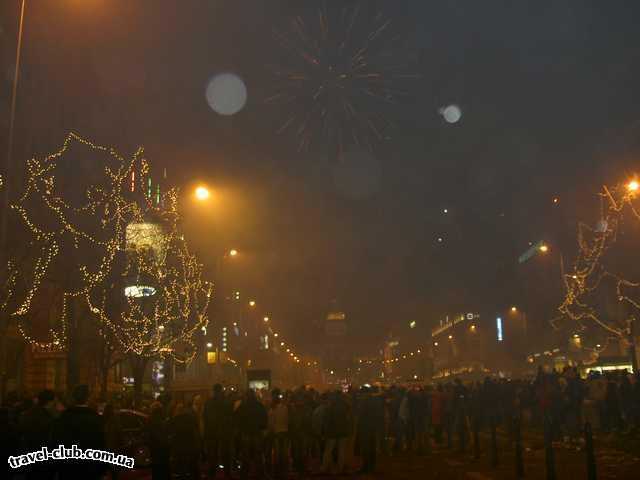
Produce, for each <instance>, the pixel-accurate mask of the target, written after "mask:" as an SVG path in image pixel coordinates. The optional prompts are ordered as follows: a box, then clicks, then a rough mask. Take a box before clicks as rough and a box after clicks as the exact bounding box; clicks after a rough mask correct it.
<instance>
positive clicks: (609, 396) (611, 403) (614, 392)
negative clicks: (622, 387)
mask: <svg viewBox="0 0 640 480" xmlns="http://www.w3.org/2000/svg"><path fill="white" fill-rule="evenodd" d="M604 403H605V406H604V408H605V418H606V430H607V431H610V430H614V431H619V430H620V429H621V428H622V414H621V412H620V397H619V391H618V384H617V383H616V381H615V379H614V377H613V375H609V377H608V379H607V391H606V394H605V400H604Z"/></svg>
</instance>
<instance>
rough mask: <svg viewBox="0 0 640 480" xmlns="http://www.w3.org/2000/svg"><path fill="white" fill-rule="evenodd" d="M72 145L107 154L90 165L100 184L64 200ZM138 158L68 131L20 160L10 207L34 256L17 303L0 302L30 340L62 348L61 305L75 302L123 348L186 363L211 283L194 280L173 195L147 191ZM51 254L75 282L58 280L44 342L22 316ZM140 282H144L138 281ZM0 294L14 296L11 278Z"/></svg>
mask: <svg viewBox="0 0 640 480" xmlns="http://www.w3.org/2000/svg"><path fill="white" fill-rule="evenodd" d="M74 145H80V146H82V147H86V148H87V149H88V150H89V153H92V154H106V160H102V161H101V162H99V161H95V162H94V164H92V165H91V169H92V170H93V171H99V172H100V173H101V174H102V176H101V177H100V181H99V183H95V184H91V185H88V186H87V187H86V189H85V192H84V195H82V196H81V200H80V201H78V199H77V198H75V200H76V203H78V204H73V205H72V204H71V202H70V201H68V199H65V198H64V197H65V194H66V193H67V192H66V191H65V190H64V178H63V182H62V184H63V185H62V188H60V187H59V184H58V182H57V178H59V177H61V176H63V175H62V174H61V173H59V170H60V162H61V161H62V160H64V158H65V156H66V154H67V153H68V151H69V149H70V148H71V147H72V146H74ZM142 155H143V149H141V148H139V149H138V150H137V151H136V152H135V153H134V154H133V155H132V156H131V158H128V159H125V158H124V157H123V156H122V155H120V154H119V153H117V151H116V150H115V149H114V148H111V147H105V146H101V145H96V144H94V143H92V142H90V141H88V140H86V139H84V138H82V137H80V136H79V135H77V134H75V133H71V134H69V135H68V136H67V137H66V139H65V141H64V143H63V145H62V147H61V149H60V150H58V151H57V152H55V153H53V154H50V155H48V156H46V157H44V158H42V159H39V158H35V157H34V158H32V159H31V160H29V161H27V165H26V167H27V168H26V171H27V175H26V178H27V180H26V184H25V190H24V192H23V194H22V195H21V196H20V198H19V200H18V201H17V202H16V203H15V204H13V205H11V208H12V209H13V211H15V212H16V213H17V214H18V217H19V218H20V219H21V220H22V223H23V224H24V225H25V226H26V227H27V230H28V232H29V233H30V234H31V237H32V240H31V244H32V246H33V247H34V251H36V252H38V254H37V255H36V257H35V259H34V261H33V268H31V269H27V270H26V271H25V272H23V276H24V277H25V279H26V280H27V284H28V288H27V289H26V291H25V293H24V295H22V296H21V297H22V298H20V299H19V301H17V302H16V308H8V305H9V301H8V300H7V301H5V302H4V303H3V306H4V308H5V310H9V314H10V315H11V316H13V317H15V318H16V319H17V320H18V321H17V325H18V330H19V331H20V332H21V334H22V335H23V337H24V338H25V340H26V341H27V342H29V343H31V344H32V345H34V346H36V347H38V348H40V349H44V350H63V349H65V348H66V347H67V343H68V338H67V333H68V332H67V330H68V328H67V324H68V319H67V315H68V304H69V302H70V301H72V299H80V300H82V301H83V302H84V303H86V305H87V306H88V309H89V312H90V313H91V314H93V315H94V316H95V317H96V318H98V319H99V325H100V328H99V331H100V332H101V333H104V334H106V333H107V331H108V333H109V335H110V336H111V338H113V339H115V341H116V343H117V344H118V345H119V347H120V348H121V349H122V350H123V352H124V353H134V354H135V355H139V356H146V357H154V356H160V357H166V356H171V357H173V358H174V359H176V360H178V361H184V362H188V361H190V360H191V359H192V358H193V357H194V355H195V354H196V347H195V342H194V335H195V333H196V332H197V331H199V330H200V329H202V328H203V327H206V325H207V324H208V321H209V320H208V316H207V314H206V312H207V309H208V305H209V301H210V298H211V295H212V293H213V286H212V284H211V283H209V282H207V281H205V280H203V279H202V265H201V264H199V263H198V261H197V259H196V257H195V256H194V255H193V254H192V253H191V252H190V251H189V249H188V247H187V244H186V242H185V240H184V236H183V235H182V234H181V233H180V232H179V222H180V216H179V214H178V209H177V204H178V202H177V200H178V191H177V190H176V189H168V190H166V191H162V188H161V185H160V182H158V183H157V184H156V185H155V189H153V183H152V178H151V175H150V171H151V166H150V164H149V162H148V161H147V160H146V159H144V158H142ZM75 173H76V174H77V173H78V172H75ZM79 176H80V177H82V175H79ZM164 178H165V179H166V171H165V174H164ZM76 182H77V180H76ZM63 249H65V253H70V254H71V258H70V257H69V255H64V254H62V253H61V252H62V250H63ZM76 256H81V257H82V260H76ZM55 260H59V261H61V262H63V267H64V269H65V270H66V272H67V273H68V277H72V278H73V279H74V280H76V283H75V284H74V283H73V282H71V281H69V282H66V283H65V284H64V285H63V288H62V289H63V290H64V292H63V295H62V306H61V314H60V319H59V321H58V322H57V324H58V327H57V328H51V329H50V330H49V339H48V340H45V341H42V340H39V339H36V338H34V335H33V334H32V333H30V332H28V331H27V328H26V322H25V320H26V318H27V317H28V314H29V313H30V312H31V311H32V306H33V302H34V298H35V297H36V296H37V295H38V293H39V291H40V287H41V285H42V283H43V281H44V280H45V279H47V276H48V275H50V274H51V270H52V263H53V262H54V261H55ZM90 261H93V262H92V263H91V264H90ZM14 270H15V271H16V272H17V269H15V268H14ZM16 276H17V273H16ZM10 278H11V277H10ZM141 279H144V282H145V285H146V287H142V286H140V285H139V283H140V281H141ZM129 283H131V285H129ZM123 286H124V295H123V289H122V288H120V287H123ZM144 288H146V290H145V289H144ZM6 292H7V293H6V298H7V299H9V298H12V297H14V296H17V295H16V294H17V292H16V289H15V276H14V277H13V279H12V282H10V283H8V284H7V289H6ZM127 292H129V293H127ZM123 298H124V301H123Z"/></svg>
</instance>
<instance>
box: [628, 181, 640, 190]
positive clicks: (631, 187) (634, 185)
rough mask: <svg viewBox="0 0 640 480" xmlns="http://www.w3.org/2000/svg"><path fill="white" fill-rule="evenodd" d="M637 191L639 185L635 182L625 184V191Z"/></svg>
mask: <svg viewBox="0 0 640 480" xmlns="http://www.w3.org/2000/svg"><path fill="white" fill-rule="evenodd" d="M638 189H640V183H638V181H637V180H631V181H630V182H629V183H627V190H628V191H629V192H637V191H638Z"/></svg>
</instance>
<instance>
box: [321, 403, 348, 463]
mask: <svg viewBox="0 0 640 480" xmlns="http://www.w3.org/2000/svg"><path fill="white" fill-rule="evenodd" d="M323 433H324V436H325V446H324V453H323V457H322V472H323V473H328V472H329V471H330V470H332V466H334V467H335V471H336V473H337V474H342V473H344V472H345V456H346V448H347V439H348V437H349V435H350V434H351V412H350V410H349V405H348V404H347V402H346V400H345V399H344V395H343V394H342V393H341V392H334V393H333V394H332V395H331V399H330V401H329V405H328V406H327V409H326V411H325V413H324V425H323ZM334 449H336V450H337V462H336V463H335V465H333V463H334V462H333V451H334Z"/></svg>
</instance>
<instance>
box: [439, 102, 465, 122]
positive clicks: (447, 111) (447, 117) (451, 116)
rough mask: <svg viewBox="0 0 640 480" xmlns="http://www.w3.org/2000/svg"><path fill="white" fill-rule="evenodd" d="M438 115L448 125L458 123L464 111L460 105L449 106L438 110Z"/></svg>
mask: <svg viewBox="0 0 640 480" xmlns="http://www.w3.org/2000/svg"><path fill="white" fill-rule="evenodd" d="M438 113H439V114H440V115H442V118H444V121H445V122H447V123H458V122H459V121H460V119H461V118H462V110H461V109H460V107H459V106H458V105H453V104H452V105H447V106H446V107H442V108H441V109H440V110H438Z"/></svg>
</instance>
